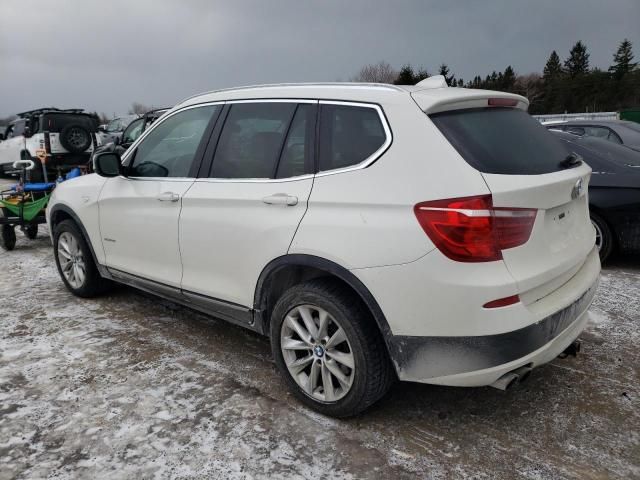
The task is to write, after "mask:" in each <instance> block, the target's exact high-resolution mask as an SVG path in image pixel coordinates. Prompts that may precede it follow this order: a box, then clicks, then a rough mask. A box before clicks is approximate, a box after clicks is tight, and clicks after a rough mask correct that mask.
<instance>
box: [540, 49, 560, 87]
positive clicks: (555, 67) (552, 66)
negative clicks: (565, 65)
mask: <svg viewBox="0 0 640 480" xmlns="http://www.w3.org/2000/svg"><path fill="white" fill-rule="evenodd" d="M562 73H563V70H562V64H561V63H560V57H559V56H558V54H557V53H556V51H555V50H554V51H553V52H551V55H549V60H547V63H546V65H545V66H544V70H543V71H542V78H543V79H544V80H545V81H547V80H555V79H556V78H558V77H560V75H562Z"/></svg>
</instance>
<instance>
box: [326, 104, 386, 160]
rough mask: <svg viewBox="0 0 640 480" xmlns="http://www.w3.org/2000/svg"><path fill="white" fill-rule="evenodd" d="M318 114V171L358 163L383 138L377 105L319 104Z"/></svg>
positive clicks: (372, 151)
mask: <svg viewBox="0 0 640 480" xmlns="http://www.w3.org/2000/svg"><path fill="white" fill-rule="evenodd" d="M321 108H322V110H321V114H320V171H327V170H334V169H337V168H345V167H350V166H352V165H357V164H359V163H361V162H363V161H364V160H366V159H367V158H369V157H370V156H371V155H372V154H373V153H375V152H376V151H377V150H378V149H379V148H380V147H382V145H384V143H385V140H386V133H385V131H384V127H383V126H382V121H381V120H380V115H378V112H377V110H376V109H374V108H371V107H356V106H349V105H329V104H325V105H322V107H321Z"/></svg>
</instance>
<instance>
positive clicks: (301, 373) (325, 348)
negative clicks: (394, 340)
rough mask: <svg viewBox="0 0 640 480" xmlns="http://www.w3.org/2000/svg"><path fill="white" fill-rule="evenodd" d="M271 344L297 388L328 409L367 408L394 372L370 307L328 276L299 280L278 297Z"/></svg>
mask: <svg viewBox="0 0 640 480" xmlns="http://www.w3.org/2000/svg"><path fill="white" fill-rule="evenodd" d="M271 347H272V351H273V356H274V358H275V361H276V365H277V366H278V369H279V370H280V372H281V373H282V374H283V376H284V378H285V380H286V382H287V383H288V384H289V387H290V388H291V389H292V391H293V393H294V394H295V395H296V396H297V397H298V398H299V399H300V400H301V401H302V402H303V403H305V404H306V405H308V406H309V407H311V408H313V409H314V410H317V411H318V412H320V413H322V414H325V415H330V416H334V417H348V416H352V415H356V414H358V413H360V412H362V411H363V410H365V409H366V408H367V407H369V406H370V405H372V404H373V403H374V402H376V401H377V400H379V399H380V398H381V397H382V396H383V395H384V394H385V393H386V392H387V390H388V389H389V387H390V386H391V384H392V382H393V380H394V378H395V377H394V373H393V370H392V367H391V364H390V361H389V357H388V354H387V351H386V348H385V345H384V342H383V339H382V336H381V335H380V332H379V331H378V329H377V326H376V324H375V322H374V320H373V319H372V318H371V315H370V314H369V312H368V311H367V310H366V309H365V307H364V305H362V303H361V301H360V300H359V298H358V297H356V296H355V295H353V294H352V293H351V292H350V291H348V290H346V289H345V288H344V287H342V286H341V285H339V284H336V283H333V282H331V281H328V280H314V281H310V282H307V283H304V284H301V285H297V286H294V287H292V288H291V289H289V290H287V292H285V293H284V295H283V296H282V297H281V298H280V299H279V300H278V302H277V304H276V306H275V308H274V310H273V315H272V320H271Z"/></svg>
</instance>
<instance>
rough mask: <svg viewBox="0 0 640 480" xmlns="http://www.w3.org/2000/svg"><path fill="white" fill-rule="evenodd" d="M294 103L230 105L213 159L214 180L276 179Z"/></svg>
mask: <svg viewBox="0 0 640 480" xmlns="http://www.w3.org/2000/svg"><path fill="white" fill-rule="evenodd" d="M296 107H297V105H296V104H295V103H284V102H283V103H277V102H265V103H236V104H234V105H232V106H231V110H230V111H229V114H228V115H227V120H226V122H225V124H224V127H223V129H222V132H221V133H220V140H219V141H218V146H217V148H216V153H215V156H214V158H213V168H212V170H211V175H210V176H211V177H212V178H273V176H274V175H275V172H276V165H277V162H278V158H279V157H280V152H281V151H282V149H283V146H284V141H285V137H286V135H287V132H288V130H289V125H290V123H291V121H292V120H293V116H294V114H295V111H296Z"/></svg>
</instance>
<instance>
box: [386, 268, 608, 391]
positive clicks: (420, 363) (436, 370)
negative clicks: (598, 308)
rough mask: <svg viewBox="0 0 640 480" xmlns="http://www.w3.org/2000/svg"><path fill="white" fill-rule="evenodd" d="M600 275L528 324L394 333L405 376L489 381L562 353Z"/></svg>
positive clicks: (576, 330)
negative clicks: (434, 333) (479, 332)
mask: <svg viewBox="0 0 640 480" xmlns="http://www.w3.org/2000/svg"><path fill="white" fill-rule="evenodd" d="M597 285H598V282H597V281H596V282H595V283H594V284H593V285H592V286H591V287H590V288H589V289H588V290H587V291H586V292H584V294H583V295H582V296H581V297H580V298H579V299H578V300H576V301H575V302H574V303H572V304H571V305H569V306H568V307H566V308H564V309H562V310H560V311H558V312H556V313H554V314H553V315H550V316H548V317H546V318H545V319H543V320H541V321H540V322H538V323H534V324H532V325H529V326H527V327H524V328H521V329H518V330H514V331H511V332H506V333H501V334H497V335H483V336H475V337H410V336H393V337H392V338H390V339H389V340H390V341H389V344H390V345H389V346H390V350H392V353H391V356H392V358H393V361H394V363H395V364H396V370H397V371H398V375H399V377H400V379H401V380H406V381H413V382H424V383H436V384H443V385H460V386H480V385H489V384H491V383H493V382H494V381H495V380H497V379H498V378H499V377H501V376H502V375H503V374H504V373H506V372H508V371H511V370H513V369H515V368H518V367H520V366H523V365H529V364H532V366H534V367H535V366H538V365H541V364H543V363H546V362H548V361H550V360H552V359H553V358H555V357H556V356H557V355H559V354H560V353H561V352H562V351H563V350H564V349H565V348H566V347H567V346H569V345H570V344H571V342H573V340H575V339H576V338H577V337H578V335H579V334H580V332H581V331H582V330H583V329H584V327H585V326H586V323H587V320H588V313H587V310H588V308H589V305H591V302H592V301H593V297H594V296H595V293H596V289H597Z"/></svg>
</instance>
